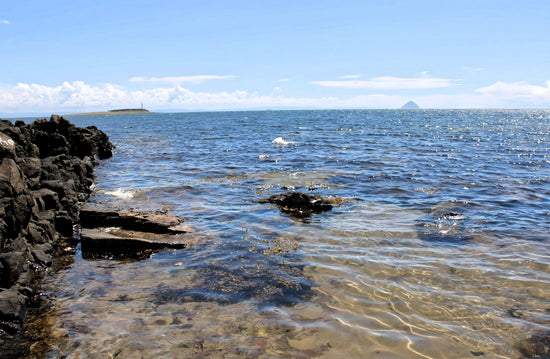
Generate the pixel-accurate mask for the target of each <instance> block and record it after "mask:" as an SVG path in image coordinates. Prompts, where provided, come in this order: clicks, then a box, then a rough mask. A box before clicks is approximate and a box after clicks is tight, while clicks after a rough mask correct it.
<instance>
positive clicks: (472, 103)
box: [0, 80, 550, 113]
mask: <svg viewBox="0 0 550 359" xmlns="http://www.w3.org/2000/svg"><path fill="white" fill-rule="evenodd" d="M382 82H385V80H383V81H382ZM398 82H399V81H398ZM385 84H386V85H388V83H385ZM382 88H385V87H382ZM411 99H412V100H414V101H415V102H416V103H418V104H419V105H420V106H421V107H424V108H518V107H519V108H521V107H524V108H525V107H539V108H540V107H542V108H549V107H550V81H548V82H547V83H546V86H538V85H531V84H528V83H525V82H518V83H506V82H496V83H494V84H492V85H490V86H486V87H481V88H478V89H476V90H475V91H473V92H472V93H462V94H437V93H435V94H431V95H423V96H415V97H414V98H411V97H408V96H407V97H405V96H401V95H388V94H383V93H381V94H369V95H358V96H353V97H349V98H339V97H332V96H326V97H292V96H285V95H284V89H283V88H281V87H274V88H273V89H272V90H271V91H270V92H269V93H267V94H260V93H258V92H249V91H243V90H233V91H220V92H198V91H193V90H190V89H188V88H185V87H183V86H181V85H172V86H166V87H156V88H152V89H145V90H129V89H127V88H124V87H122V86H118V85H113V84H103V85H98V86H92V85H89V84H86V83H84V82H82V81H74V82H72V83H70V82H67V81H66V82H63V83H62V84H61V85H59V86H54V87H51V86H44V85H39V84H25V83H19V84H17V85H16V86H13V87H4V88H0V112H4V113H18V112H19V113H22V112H27V113H28V112H50V113H70V112H86V111H98V110H107V109H115V108H133V107H139V106H141V103H143V104H144V106H145V107H147V108H148V109H150V110H155V109H156V110H171V109H172V110H225V109H228V110H230V109H246V108H271V109H272V108H399V107H401V106H402V105H403V104H404V103H405V102H407V101H409V100H411ZM52 111H53V112H52Z"/></svg>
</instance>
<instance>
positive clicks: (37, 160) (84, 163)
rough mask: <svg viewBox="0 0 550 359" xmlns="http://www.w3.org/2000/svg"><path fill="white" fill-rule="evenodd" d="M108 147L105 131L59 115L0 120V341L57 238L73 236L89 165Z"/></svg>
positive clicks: (12, 328)
mask: <svg viewBox="0 0 550 359" xmlns="http://www.w3.org/2000/svg"><path fill="white" fill-rule="evenodd" d="M112 150H113V145H112V144H111V143H110V142H109V138H108V137H107V135H106V134H105V133H103V132H101V131H100V130H98V129H97V128H95V127H88V128H78V127H76V126H74V125H73V124H71V123H70V122H69V121H67V120H65V119H64V118H62V117H59V116H55V115H53V116H52V117H51V118H50V120H46V119H43V120H37V121H35V122H34V123H32V124H29V125H27V124H25V123H24V122H23V121H17V122H16V124H15V125H13V124H12V123H11V122H10V121H5V120H0V343H5V342H6V341H4V340H3V339H2V334H3V333H13V332H17V330H18V329H20V327H21V324H22V322H23V320H24V318H25V313H26V310H25V307H26V305H27V302H28V301H29V298H30V297H31V296H33V295H34V293H33V290H32V289H30V288H29V287H28V286H29V285H30V283H31V282H32V281H33V279H39V278H40V276H41V274H42V273H43V272H44V271H43V269H45V268H47V267H49V266H50V265H51V263H52V256H53V254H54V252H55V247H56V246H57V245H58V241H59V239H60V238H63V237H73V235H74V234H73V225H74V223H77V222H78V216H79V211H80V205H81V204H82V202H83V201H84V200H85V199H86V198H87V196H88V195H89V193H90V189H89V187H90V185H91V184H92V181H93V177H94V166H95V165H96V164H97V163H98V159H104V158H108V157H110V156H112ZM8 342H9V341H8ZM7 345H9V344H7ZM2 351H3V348H2V347H1V345H0V352H2Z"/></svg>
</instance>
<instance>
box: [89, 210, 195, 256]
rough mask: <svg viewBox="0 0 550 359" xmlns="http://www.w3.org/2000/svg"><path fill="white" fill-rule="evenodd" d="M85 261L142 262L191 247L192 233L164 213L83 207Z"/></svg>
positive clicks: (189, 229) (175, 218) (174, 218)
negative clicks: (101, 259)
mask: <svg viewBox="0 0 550 359" xmlns="http://www.w3.org/2000/svg"><path fill="white" fill-rule="evenodd" d="M80 225H81V226H82V230H81V233H80V239H81V243H82V255H83V257H84V258H113V259H144V258H147V257H149V256H150V255H151V254H152V253H154V252H157V251H159V250H162V249H182V248H186V247H188V246H190V245H193V244H194V243H193V242H194V241H196V237H194V236H191V235H190V233H191V232H194V230H193V229H192V228H191V227H190V226H189V225H187V224H186V223H185V222H184V220H183V219H181V218H179V217H177V216H173V215H170V214H168V213H167V212H166V211H155V212H125V211H120V212H119V211H113V210H106V209H97V208H92V207H84V208H83V209H82V210H81V211H80Z"/></svg>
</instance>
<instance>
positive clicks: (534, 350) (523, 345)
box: [517, 331, 550, 358]
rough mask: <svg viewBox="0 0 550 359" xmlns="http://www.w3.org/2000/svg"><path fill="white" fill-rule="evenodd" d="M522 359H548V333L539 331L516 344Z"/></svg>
mask: <svg viewBox="0 0 550 359" xmlns="http://www.w3.org/2000/svg"><path fill="white" fill-rule="evenodd" d="M517 348H518V350H519V351H520V353H521V354H522V355H523V357H524V358H550V331H539V332H536V333H534V334H533V335H532V336H531V337H530V338H527V339H524V340H522V341H520V342H519V343H517Z"/></svg>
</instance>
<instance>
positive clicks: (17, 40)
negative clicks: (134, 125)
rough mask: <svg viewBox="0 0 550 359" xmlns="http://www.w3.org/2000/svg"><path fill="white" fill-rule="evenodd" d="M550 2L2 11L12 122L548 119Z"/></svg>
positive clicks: (80, 6) (137, 5)
mask: <svg viewBox="0 0 550 359" xmlns="http://www.w3.org/2000/svg"><path fill="white" fill-rule="evenodd" d="M548 19H550V1H547V0H544V1H530V0H525V1H522V2H519V1H517V0H516V1H506V0H502V1H496V0H477V1H473V0H461V1H443V0H438V1H428V0H417V1H410V0H409V1H403V0H386V1H369V0H365V1H342V0H340V1H322V0H315V1H299V0H293V1H285V0H279V1H239V0H237V1H235V0H233V1H207V0H202V1H165V0H155V1H140V0H134V1H117V0H110V1H75V0H72V1H65V0H59V1H55V0H54V1H52V0H50V1H38V0H20V1H14V0H0V48H1V49H2V51H1V56H0V113H3V114H11V113H14V114H17V113H41V112H44V113H49V112H56V113H69V112H81V111H93V110H106V109H112V108H121V107H122V108H125V107H139V106H141V103H142V102H143V103H144V106H145V107H147V108H149V109H150V110H168V111H177V110H199V109H200V110H220V109H245V108H254V109H257V108H270V109H275V108H398V107H400V106H401V105H403V104H404V103H405V102H407V101H409V100H413V101H415V102H417V103H418V104H419V105H420V106H421V107H426V108H549V107H550V36H549V34H550V21H549V20H548Z"/></svg>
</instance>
